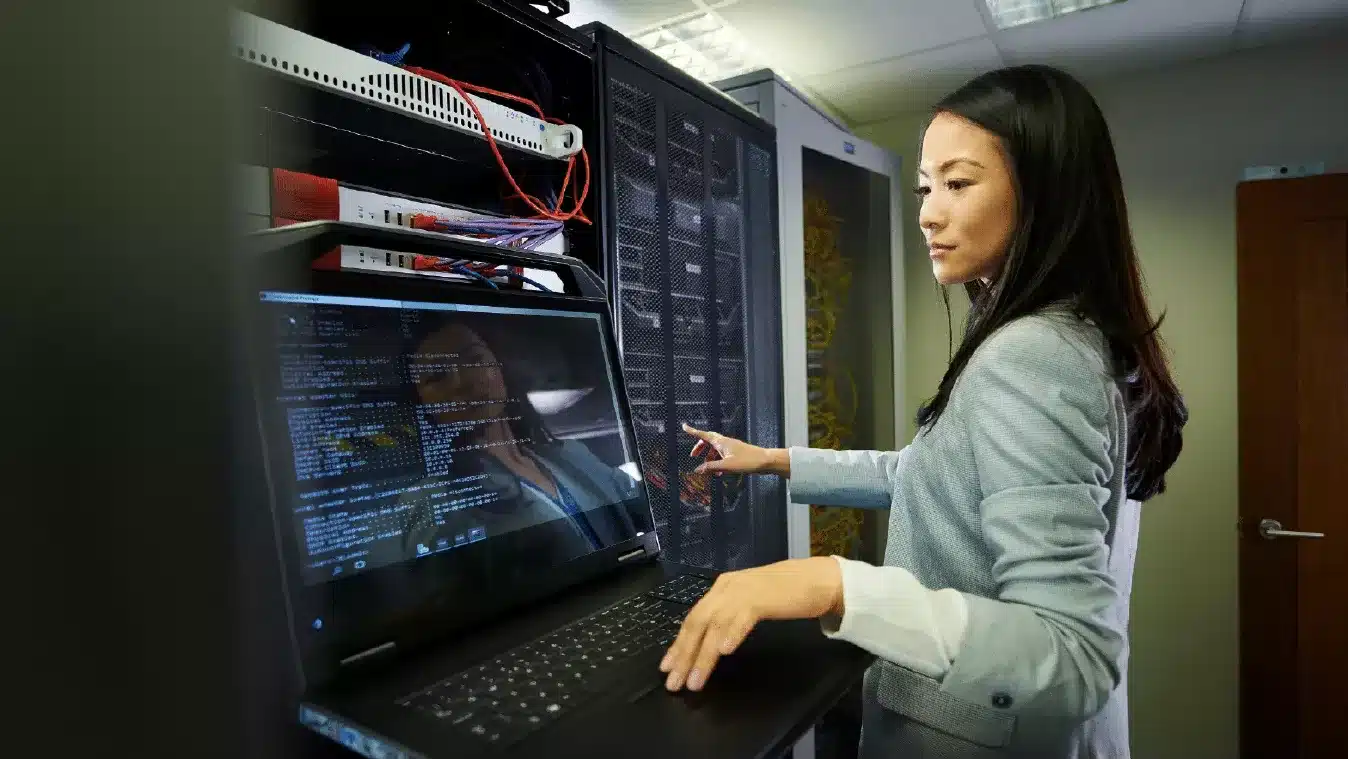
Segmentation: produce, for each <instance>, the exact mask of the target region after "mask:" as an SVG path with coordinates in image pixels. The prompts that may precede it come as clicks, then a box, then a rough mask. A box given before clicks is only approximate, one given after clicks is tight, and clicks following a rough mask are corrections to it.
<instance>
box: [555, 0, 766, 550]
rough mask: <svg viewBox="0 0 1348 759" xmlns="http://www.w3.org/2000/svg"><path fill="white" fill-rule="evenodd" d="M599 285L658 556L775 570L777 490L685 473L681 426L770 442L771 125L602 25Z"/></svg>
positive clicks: (686, 444) (759, 482) (589, 30)
mask: <svg viewBox="0 0 1348 759" xmlns="http://www.w3.org/2000/svg"><path fill="white" fill-rule="evenodd" d="M582 31H583V32H585V33H586V34H588V35H590V36H591V37H592V38H593V39H594V40H595V42H596V59H597V65H598V77H597V81H598V87H599V89H600V92H599V93H598V95H597V100H598V101H599V104H600V128H601V130H602V135H601V140H600V142H601V146H600V152H601V156H600V161H599V163H600V167H601V168H600V171H599V172H597V176H600V177H602V178H603V180H602V181H603V185H602V188H601V190H602V195H601V198H600V202H601V208H602V209H603V210H602V212H601V213H602V217H601V218H602V222H603V227H604V228H603V230H602V232H601V238H602V239H603V240H604V247H605V251H604V255H603V256H602V260H603V262H604V269H605V271H604V272H603V274H604V277H605V281H606V283H607V285H608V288H609V298H610V302H611V303H612V304H613V310H614V316H615V323H616V324H617V328H618V337H619V342H620V346H621V351H622V360H623V369H624V372H625V374H626V378H627V389H628V395H629V397H630V399H631V404H632V414H633V418H634V421H635V427H636V434H637V438H638V440H637V442H638V447H639V449H640V451H641V456H642V466H643V469H644V473H645V478H646V482H647V488H648V490H649V492H650V495H651V500H652V507H653V509H654V511H655V521H656V525H657V530H658V532H659V537H660V545H661V546H662V548H663V549H664V552H665V556H666V557H667V558H669V559H671V560H674V561H680V562H683V563H685V564H689V565H693V566H702V567H709V568H714V569H738V568H743V567H748V566H754V565H758V564H763V563H767V562H770V561H775V560H778V559H783V558H786V535H785V531H786V488H785V484H784V483H783V482H781V481H780V480H778V479H777V478H773V477H722V478H714V477H706V476H705V475H702V476H700V475H695V474H693V472H692V469H693V468H694V467H695V466H696V465H697V463H698V462H697V461H694V460H692V459H690V458H689V457H688V451H689V448H690V447H691V445H692V443H693V440H692V438H690V437H689V436H688V435H687V434H685V433H684V432H683V431H682V429H681V426H680V423H681V422H687V423H689V424H691V425H693V426H695V427H699V426H700V427H702V428H703V429H712V430H716V431H718V432H721V433H723V434H726V435H730V436H733V437H737V438H741V439H745V440H748V441H750V442H753V443H755V444H757V445H762V446H766V447H780V446H781V445H782V435H783V431H782V417H783V405H782V366H781V353H782V351H781V317H780V309H781V303H780V301H781V298H780V293H779V291H780V280H779V275H778V255H777V199H776V187H777V182H776V177H775V172H776V166H777V161H776V155H775V144H776V136H775V130H774V128H773V127H772V126H771V125H770V124H768V123H767V122H765V121H762V120H761V119H759V118H757V117H756V116H754V115H753V114H751V113H749V112H748V111H746V110H744V109H743V108H742V107H741V106H740V105H738V104H737V103H734V102H733V101H731V100H730V99H729V98H727V97H725V96H724V95H722V94H721V93H720V92H718V91H716V90H713V89H711V88H710V87H708V86H706V85H703V84H702V83H700V82H698V81H696V80H694V79H693V78H691V77H689V76H687V75H685V74H683V73H682V72H679V71H678V70H676V69H674V68H673V67H671V66H669V65H668V64H666V63H665V62H664V61H662V60H660V59H659V58H658V57H656V56H654V55H652V54H650V53H649V52H647V51H645V50H644V49H641V48H639V47H638V46H637V45H635V44H634V43H632V42H631V41H629V40H627V39H626V38H624V37H622V36H621V35H619V34H618V33H616V32H614V31H613V30H611V29H609V28H607V27H604V26H602V25H597V24H595V25H590V26H587V27H583V28H582Z"/></svg>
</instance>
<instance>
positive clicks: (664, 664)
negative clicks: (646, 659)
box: [660, 654, 674, 672]
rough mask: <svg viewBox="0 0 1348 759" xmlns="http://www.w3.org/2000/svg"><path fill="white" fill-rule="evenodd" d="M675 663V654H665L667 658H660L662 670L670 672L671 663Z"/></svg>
mask: <svg viewBox="0 0 1348 759" xmlns="http://www.w3.org/2000/svg"><path fill="white" fill-rule="evenodd" d="M673 664H674V655H673V654H665V658H663V659H661V660H660V671H661V672H668V671H669V668H670V666H671V665H673Z"/></svg>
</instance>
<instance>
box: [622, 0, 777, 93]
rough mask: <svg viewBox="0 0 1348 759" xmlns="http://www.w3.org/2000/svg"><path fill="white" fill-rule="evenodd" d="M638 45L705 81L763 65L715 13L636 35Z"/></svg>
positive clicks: (733, 74) (727, 77)
mask: <svg viewBox="0 0 1348 759" xmlns="http://www.w3.org/2000/svg"><path fill="white" fill-rule="evenodd" d="M635 39H636V41H637V43H638V44H640V45H641V46H642V47H645V48H647V49H648V50H650V51H651V52H653V53H655V54H656V55H658V56H660V57H661V58H664V59H665V60H666V61H668V62H669V63H670V64H671V65H673V66H675V67H677V68H680V69H682V70H683V71H685V72H687V73H689V74H691V75H692V76H694V77H696V78H698V79H701V80H702V81H704V82H715V81H719V80H721V79H729V78H730V77H732V76H739V75H740V74H744V73H747V72H749V71H754V70H755V69H759V68H762V67H763V66H762V63H761V61H760V60H759V57H758V56H757V55H756V54H755V53H754V52H753V51H752V50H751V49H750V47H749V43H748V42H746V41H745V39H744V38H743V36H741V35H740V33H739V32H738V31H736V30H735V29H734V27H731V26H730V25H728V24H726V23H725V21H723V20H722V19H721V17H720V16H718V15H716V14H715V13H703V14H699V15H696V16H693V17H692V18H684V19H680V20H678V21H673V22H670V23H667V24H661V25H660V26H657V27H654V28H652V29H647V30H646V31H644V32H641V33H640V34H637V35H636V36H635Z"/></svg>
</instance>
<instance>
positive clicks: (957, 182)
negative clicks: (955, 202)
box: [945, 179, 973, 192]
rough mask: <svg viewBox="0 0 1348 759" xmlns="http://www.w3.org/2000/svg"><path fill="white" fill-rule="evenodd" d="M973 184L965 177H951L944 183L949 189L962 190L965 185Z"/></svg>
mask: <svg viewBox="0 0 1348 759" xmlns="http://www.w3.org/2000/svg"><path fill="white" fill-rule="evenodd" d="M971 184H973V182H970V181H969V180H967V179H951V180H948V181H947V182H946V183H945V188H946V189H947V190H950V191H952V192H953V191H955V190H963V189H964V188H965V187H968V186H969V185H971Z"/></svg>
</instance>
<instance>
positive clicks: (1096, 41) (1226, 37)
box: [993, 0, 1242, 77]
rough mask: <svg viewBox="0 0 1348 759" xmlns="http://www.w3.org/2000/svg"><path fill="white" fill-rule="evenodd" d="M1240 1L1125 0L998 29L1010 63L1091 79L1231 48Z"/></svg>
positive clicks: (1003, 48)
mask: <svg viewBox="0 0 1348 759" xmlns="http://www.w3.org/2000/svg"><path fill="white" fill-rule="evenodd" d="M1241 2H1242V0H1184V2H1182V3H1181V2H1174V0H1128V1H1127V2H1124V3H1119V4H1117V5H1108V6H1104V7H1100V8H1094V9H1091V10H1087V11H1082V12H1081V13H1072V14H1069V15H1066V16H1063V17H1061V18H1056V19H1053V20H1051V21H1043V22H1039V23H1035V24H1028V25H1026V26H1020V27H1015V28H1012V29H1006V30H1003V31H999V32H997V33H996V34H994V35H993V39H994V40H996V42H997V47H998V48H999V49H1000V50H1001V51H1002V54H1003V55H1004V57H1005V58H1006V61H1007V62H1008V63H1011V64H1021V63H1047V64H1049V65H1056V66H1060V67H1062V68H1064V69H1067V70H1068V71H1072V72H1073V73H1075V74H1077V75H1078V76H1082V77H1094V76H1101V75H1108V74H1110V73H1117V72H1121V71H1131V70H1136V69H1138V68H1144V67H1151V66H1157V65H1164V64H1166V63H1171V62H1175V61H1180V60H1186V59H1192V58H1196V57H1203V56H1207V55H1214V54H1219V53H1222V52H1226V51H1228V50H1230V49H1231V47H1232V43H1231V37H1232V33H1233V32H1234V31H1235V28H1236V22H1237V20H1238V19H1239V17H1240V6H1241Z"/></svg>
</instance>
